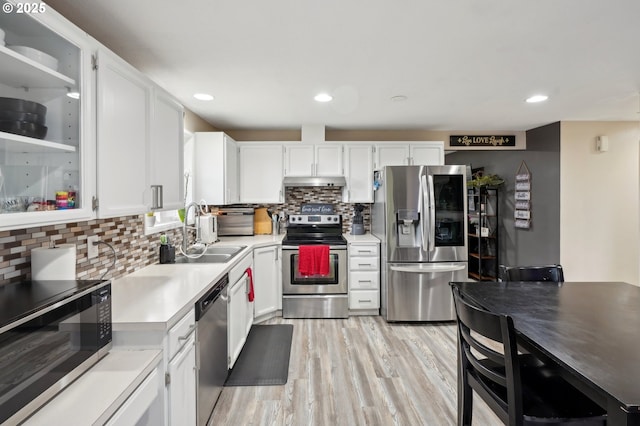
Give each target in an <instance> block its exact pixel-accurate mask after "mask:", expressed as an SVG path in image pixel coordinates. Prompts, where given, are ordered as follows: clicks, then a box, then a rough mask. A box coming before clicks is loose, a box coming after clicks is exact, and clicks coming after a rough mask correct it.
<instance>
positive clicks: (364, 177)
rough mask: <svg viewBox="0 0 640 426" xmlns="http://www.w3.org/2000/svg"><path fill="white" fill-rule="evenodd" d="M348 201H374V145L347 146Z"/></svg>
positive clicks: (346, 192) (346, 193)
mask: <svg viewBox="0 0 640 426" xmlns="http://www.w3.org/2000/svg"><path fill="white" fill-rule="evenodd" d="M344 162H345V170H344V171H345V178H346V180H347V189H346V191H345V192H344V195H345V197H344V201H345V202H347V203H373V147H372V146H371V145H369V144H366V145H364V144H353V145H346V146H345V159H344Z"/></svg>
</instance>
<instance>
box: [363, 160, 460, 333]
mask: <svg viewBox="0 0 640 426" xmlns="http://www.w3.org/2000/svg"><path fill="white" fill-rule="evenodd" d="M466 170H467V167H466V166H387V167H384V168H383V169H382V170H379V171H376V172H375V176H374V180H375V182H374V184H375V187H376V188H377V189H376V191H375V195H374V204H373V207H372V210H371V222H372V233H373V234H374V235H375V236H377V237H378V238H380V240H381V250H380V254H381V262H380V270H381V293H380V298H381V300H380V302H381V303H380V306H381V314H382V316H383V317H384V318H385V319H386V320H387V321H449V320H454V319H455V311H454V306H453V298H452V296H451V289H450V288H449V282H450V281H466V280H467V260H468V259H467V220H466V211H467V197H466V193H467V190H466V183H467V176H466Z"/></svg>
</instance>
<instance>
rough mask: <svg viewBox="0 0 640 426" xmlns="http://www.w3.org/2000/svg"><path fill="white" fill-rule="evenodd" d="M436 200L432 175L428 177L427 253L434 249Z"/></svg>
mask: <svg viewBox="0 0 640 426" xmlns="http://www.w3.org/2000/svg"><path fill="white" fill-rule="evenodd" d="M435 206H436V200H435V195H434V188H433V175H429V251H430V252H431V251H433V250H435V248H436V212H435Z"/></svg>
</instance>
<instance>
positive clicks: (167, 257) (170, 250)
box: [160, 234, 176, 263]
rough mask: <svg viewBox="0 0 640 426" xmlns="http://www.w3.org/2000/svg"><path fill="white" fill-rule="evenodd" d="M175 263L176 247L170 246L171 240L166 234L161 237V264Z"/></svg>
mask: <svg viewBox="0 0 640 426" xmlns="http://www.w3.org/2000/svg"><path fill="white" fill-rule="evenodd" d="M175 261H176V249H175V247H174V246H173V245H171V244H169V238H168V237H167V236H166V235H165V234H162V235H160V263H175Z"/></svg>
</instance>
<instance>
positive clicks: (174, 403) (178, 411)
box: [168, 333, 197, 426]
mask: <svg viewBox="0 0 640 426" xmlns="http://www.w3.org/2000/svg"><path fill="white" fill-rule="evenodd" d="M194 336H195V333H192V334H191V337H190V338H189V339H188V340H187V343H186V344H185V345H184V347H183V348H182V350H180V352H178V354H177V355H176V356H175V358H173V359H172V360H171V362H169V365H168V371H169V385H168V386H169V390H168V393H169V424H170V425H185V426H191V425H195V424H196V418H197V411H196V391H197V388H196V386H197V381H196V343H195V337H194Z"/></svg>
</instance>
